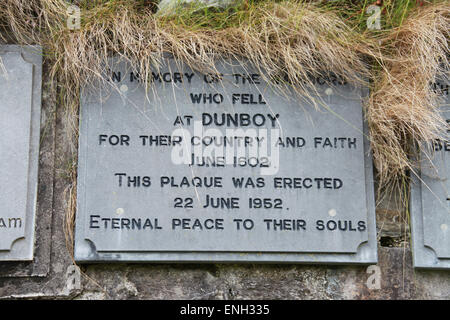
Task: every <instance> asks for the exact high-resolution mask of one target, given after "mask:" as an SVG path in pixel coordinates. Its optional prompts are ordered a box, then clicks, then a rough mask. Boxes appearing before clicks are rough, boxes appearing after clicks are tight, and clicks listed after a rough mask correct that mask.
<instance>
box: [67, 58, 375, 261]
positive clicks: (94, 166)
mask: <svg viewBox="0 0 450 320" xmlns="http://www.w3.org/2000/svg"><path fill="white" fill-rule="evenodd" d="M217 68H218V72H219V73H220V77H221V78H222V81H221V82H217V81H214V77H212V76H211V75H202V74H199V73H197V72H193V71H192V70H191V69H190V68H188V67H184V66H180V65H179V64H177V63H175V61H173V60H167V64H165V65H164V66H162V67H161V68H160V70H158V71H159V73H155V74H153V78H154V87H153V88H152V91H154V92H155V96H153V95H151V94H150V96H146V90H145V88H144V87H143V86H142V85H140V83H139V81H138V80H139V78H138V74H137V73H136V72H135V71H132V70H133V69H132V68H131V67H130V66H129V65H127V64H125V63H123V62H122V63H119V62H116V61H115V62H114V63H113V64H112V66H111V72H112V77H111V80H112V81H113V82H115V83H116V84H117V88H118V89H119V90H114V89H109V88H106V89H104V90H101V91H97V92H95V93H92V89H89V90H86V91H87V92H89V93H90V94H89V95H86V96H85V97H84V98H83V99H82V104H81V122H80V154H79V167H78V169H79V171H78V210H77V223H76V243H75V258H76V259H77V260H78V261H171V262H177V261H204V262H211V261H215V262H221V261H242V262H248V261H262V262H277V261H279V262H322V263H324V262H327V263H372V262H375V261H376V245H375V223H374V220H375V218H374V215H375V213H374V200H373V197H374V195H373V179H372V163H371V158H370V152H369V146H368V142H367V140H366V139H365V137H364V128H363V114H362V113H363V112H362V95H363V93H362V90H361V88H356V87H353V86H351V85H349V84H345V83H342V82H340V81H339V79H329V81H326V80H324V79H320V80H323V81H319V80H318V81H317V82H318V85H317V93H314V95H315V99H317V100H318V96H320V97H321V99H323V102H325V103H326V104H327V106H326V107H325V108H323V109H322V110H320V111H317V110H315V109H314V106H313V105H312V103H308V102H306V101H302V100H300V99H294V98H290V99H288V98H286V97H283V96H281V94H277V93H276V92H275V91H274V90H273V88H271V87H269V86H268V85H267V84H266V83H265V82H264V81H263V80H262V76H261V75H260V74H259V73H258V72H257V71H255V70H253V69H252V67H251V66H249V65H247V66H245V67H242V66H239V65H233V64H232V62H227V63H218V65H217ZM320 83H321V84H320ZM286 90H288V89H287V88H286ZM291 95H292V93H291ZM244 130H245V131H244ZM161 137H163V138H164V139H163V140H161ZM168 137H171V139H172V140H169V138H168ZM236 138H239V139H240V140H237V139H236ZM213 139H215V140H213ZM247 139H248V141H249V144H245V143H244V142H241V143H239V142H236V141H247ZM258 139H260V140H258ZM288 139H290V140H289V141H291V142H292V141H293V142H294V143H293V145H292V144H289V142H288ZM170 141H172V142H173V141H177V143H171V142H170ZM202 141H203V144H202ZM212 141H215V142H214V143H213V144H211V142H212ZM225 142H226V144H225ZM213 148H214V149H213ZM198 149H200V150H198ZM211 149H213V150H211ZM265 149H267V151H266V150H265ZM180 154H181V156H180ZM186 156H187V157H186ZM186 158H187V159H186ZM205 158H209V159H211V158H212V159H213V160H212V161H209V163H210V164H207V165H204V162H207V160H205ZM199 159H201V160H199ZM237 159H238V160H237ZM251 160H253V162H251ZM194 176H195V177H196V178H197V180H195V182H194V183H192V182H191V181H192V178H193V177H194ZM204 178H206V179H207V182H205V180H204ZM213 178H214V179H220V180H219V181H220V182H218V183H215V184H214V185H213V186H209V187H206V186H205V184H207V183H211V179H213ZM238 179H242V180H241V183H242V181H244V182H243V184H244V185H245V184H246V183H248V182H249V179H250V182H252V183H251V184H248V185H246V186H242V184H241V185H237V183H236V182H235V181H236V180H238ZM294 179H296V180H295V182H294ZM286 180H288V181H287V182H286ZM200 181H201V182H200ZM233 181H234V182H233ZM183 183H184V184H183ZM294 183H295V186H294ZM193 184H195V186H193ZM260 184H261V185H260ZM210 199H211V200H210ZM216 199H218V200H216ZM230 199H233V200H232V201H235V204H234V205H230V204H229V203H230V202H231V200H230ZM263 199H264V205H262V204H261V203H262V201H263ZM213 200H215V201H216V202H217V201H224V202H227V204H226V205H224V206H223V207H213V204H212V201H213ZM266 201H267V203H266ZM217 206H218V205H217ZM237 220H238V221H240V222H238V221H237ZM217 221H219V222H217ZM135 222H136V223H135ZM197 222H198V223H197ZM245 222H248V224H245ZM281 222H282V223H283V224H281ZM147 223H148V225H147V227H146V228H145V225H146V224H147ZM276 224H277V225H276Z"/></svg>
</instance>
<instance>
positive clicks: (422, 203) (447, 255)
mask: <svg viewBox="0 0 450 320" xmlns="http://www.w3.org/2000/svg"><path fill="white" fill-rule="evenodd" d="M433 86H434V89H435V90H436V91H437V92H438V93H440V94H442V95H443V96H444V98H445V102H444V103H443V105H442V106H440V110H442V115H443V117H444V119H446V120H447V124H448V125H449V127H448V128H449V129H448V130H447V140H443V139H442V140H435V141H433V142H432V143H431V144H428V145H426V146H425V150H426V152H422V153H421V155H420V168H421V172H420V174H419V176H418V177H417V176H415V175H413V176H412V180H413V181H412V182H413V183H412V186H411V227H412V230H411V231H412V232H411V235H412V240H413V246H414V248H413V249H414V250H413V259H414V266H415V267H417V268H442V269H444V268H450V141H449V140H448V139H449V137H450V133H449V132H450V106H449V102H450V100H449V98H448V91H449V81H448V78H447V79H446V80H444V81H437V82H436V83H434V84H433Z"/></svg>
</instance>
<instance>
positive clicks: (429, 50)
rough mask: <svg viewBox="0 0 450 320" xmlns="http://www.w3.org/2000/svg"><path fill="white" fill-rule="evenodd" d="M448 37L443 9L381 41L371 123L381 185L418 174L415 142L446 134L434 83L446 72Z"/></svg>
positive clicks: (420, 14)
mask: <svg viewBox="0 0 450 320" xmlns="http://www.w3.org/2000/svg"><path fill="white" fill-rule="evenodd" d="M449 32H450V6H449V5H448V3H441V4H437V5H433V6H428V7H425V8H424V9H422V10H419V11H417V12H416V13H415V14H413V15H411V16H410V17H409V18H408V19H407V20H406V21H405V23H404V24H403V25H402V26H401V27H399V28H396V29H394V30H393V31H392V32H390V33H389V34H388V35H387V36H385V38H384V39H383V40H382V41H383V45H384V46H383V51H384V63H383V64H382V69H381V71H380V72H379V73H377V74H376V77H375V85H374V90H373V92H372V94H371V95H370V99H369V101H368V105H367V117H368V121H369V125H370V138H371V143H372V149H373V152H374V161H375V165H376V167H377V169H378V172H379V174H380V180H381V182H382V183H383V184H386V183H387V184H389V183H391V182H392V181H393V180H395V179H397V178H398V177H399V176H403V175H404V174H405V170H406V169H411V170H414V168H415V165H414V163H413V162H412V161H411V149H412V147H413V146H414V142H417V143H420V142H424V141H430V140H431V139H434V138H439V137H440V136H441V134H442V133H443V132H445V130H444V128H445V122H444V120H443V119H442V117H441V115H440V114H439V112H438V109H437V106H438V102H439V96H438V95H437V94H436V93H435V92H434V91H433V90H432V89H431V87H430V83H431V82H434V81H435V79H436V77H439V76H442V75H443V74H445V72H448V62H449V61H448V55H449V47H448V39H449ZM446 68H447V71H446V70H445V69H446Z"/></svg>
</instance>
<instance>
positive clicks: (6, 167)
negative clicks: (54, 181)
mask: <svg viewBox="0 0 450 320" xmlns="http://www.w3.org/2000/svg"><path fill="white" fill-rule="evenodd" d="M0 59H1V68H0V163H1V166H0V203H2V208H1V209H0V261H1V260H5V261H19V260H32V259H33V247H34V222H35V221H34V219H35V212H36V194H37V173H38V158H39V136H40V105H41V77H42V55H41V50H40V48H38V47H34V46H24V47H21V46H0Z"/></svg>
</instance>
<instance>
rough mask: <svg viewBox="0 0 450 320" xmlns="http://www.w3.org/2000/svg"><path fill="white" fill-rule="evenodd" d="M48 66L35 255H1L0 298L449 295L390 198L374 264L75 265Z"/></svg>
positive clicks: (68, 150)
mask: <svg viewBox="0 0 450 320" xmlns="http://www.w3.org/2000/svg"><path fill="white" fill-rule="evenodd" d="M46 70H48V62H46V63H45V64H44V78H43V103H42V117H41V150H40V167H39V185H38V213H37V226H36V236H37V237H36V244H35V260H34V261H33V262H31V263H24V262H22V263H16V262H1V263H0V298H1V299H11V298H23V299H39V298H52V299H450V273H449V271H436V270H432V271H430V270H426V271H425V270H415V269H414V268H413V267H412V260H411V249H410V239H409V236H408V233H409V228H408V227H407V225H408V218H407V214H406V213H405V212H406V208H404V207H403V206H399V205H395V202H394V198H395V197H392V199H388V198H386V199H384V200H383V201H380V202H381V203H379V205H378V208H377V224H378V226H377V229H378V245H379V249H378V264H377V266H378V267H379V269H377V268H373V267H372V268H369V269H368V266H331V265H329V266H327V265H294V264H284V265H275V264H270V265H264V264H92V265H80V266H79V268H80V269H78V267H74V266H73V261H72V258H71V256H70V254H69V250H68V249H67V246H66V237H65V233H64V227H63V226H64V222H65V219H64V217H65V214H66V212H67V207H68V202H69V191H70V188H71V187H72V183H73V182H72V179H71V169H72V168H73V165H76V158H77V157H76V156H77V153H76V140H75V137H74V136H73V135H72V134H71V132H72V131H71V130H70V128H71V126H73V125H74V124H76V123H77V121H75V119H71V118H70V117H68V115H67V112H66V110H65V107H64V106H63V105H60V104H59V102H58V99H57V95H58V92H57V91H56V90H57V89H56V88H57V86H56V84H55V83H50V82H49V77H48V73H47V72H46ZM79 270H80V271H81V273H80V272H79ZM378 271H379V273H378ZM378 275H379V278H378V277H377V276H378ZM378 279H379V285H378V283H377V280H378Z"/></svg>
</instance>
